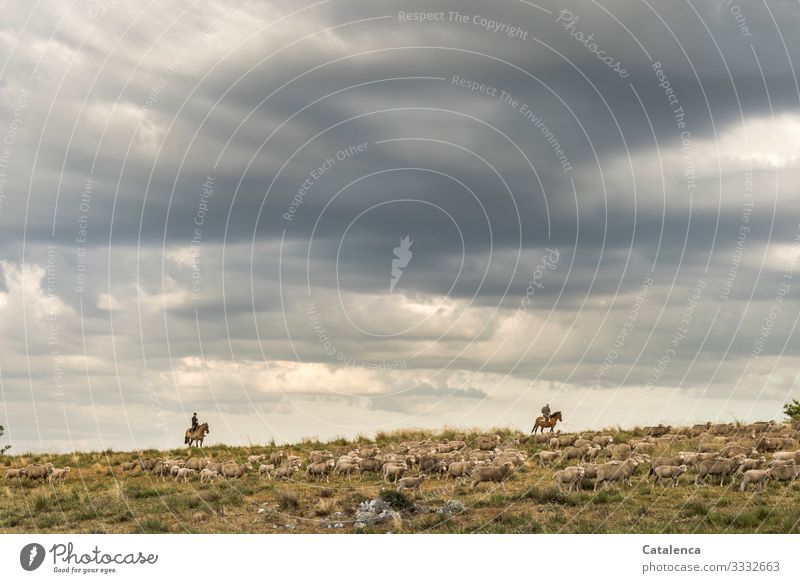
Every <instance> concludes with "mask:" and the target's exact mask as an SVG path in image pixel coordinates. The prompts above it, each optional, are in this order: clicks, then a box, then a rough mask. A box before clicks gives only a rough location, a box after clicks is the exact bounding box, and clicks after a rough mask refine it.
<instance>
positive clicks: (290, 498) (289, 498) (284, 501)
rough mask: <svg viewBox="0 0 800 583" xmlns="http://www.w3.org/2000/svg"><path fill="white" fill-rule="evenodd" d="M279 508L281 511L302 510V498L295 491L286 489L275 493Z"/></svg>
mask: <svg viewBox="0 0 800 583" xmlns="http://www.w3.org/2000/svg"><path fill="white" fill-rule="evenodd" d="M275 497H276V499H277V500H278V508H280V509H281V510H297V509H299V508H300V497H299V496H298V495H297V493H296V492H294V491H293V490H289V489H287V488H284V489H282V490H278V491H277V492H275Z"/></svg>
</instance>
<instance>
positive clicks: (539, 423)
mask: <svg viewBox="0 0 800 583" xmlns="http://www.w3.org/2000/svg"><path fill="white" fill-rule="evenodd" d="M559 421H561V422H562V423H563V422H564V419H563V418H562V417H561V411H556V412H555V413H553V414H552V415H550V418H549V419H548V420H547V421H545V420H544V417H542V416H539V417H537V418H536V421H534V422H533V429H531V433H536V430H537V429H539V428H540V427H541V428H542V433H544V429H545V427H549V428H550V433H553V430H554V429H555V426H556V423H558V422H559Z"/></svg>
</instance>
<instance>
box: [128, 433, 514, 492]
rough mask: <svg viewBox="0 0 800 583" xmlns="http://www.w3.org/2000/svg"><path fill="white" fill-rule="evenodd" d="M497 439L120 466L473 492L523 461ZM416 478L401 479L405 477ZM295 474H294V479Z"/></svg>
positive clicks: (212, 477) (210, 478) (173, 473)
mask: <svg viewBox="0 0 800 583" xmlns="http://www.w3.org/2000/svg"><path fill="white" fill-rule="evenodd" d="M501 441H502V440H501V438H500V437H499V436H497V435H493V436H479V437H478V438H477V440H476V445H475V447H474V448H469V447H467V444H466V442H465V441H463V440H447V441H440V442H436V441H431V440H421V441H406V442H402V443H398V444H392V445H390V446H388V447H387V448H385V451H381V449H380V448H379V447H377V446H375V445H366V446H361V447H359V448H357V449H349V450H348V451H346V452H340V453H339V454H338V455H337V454H334V452H332V451H329V450H315V451H311V452H309V453H308V455H307V459H306V460H305V463H304V462H303V460H302V458H301V457H300V456H297V455H287V454H286V453H285V452H284V451H283V450H280V451H274V452H272V453H269V454H267V453H264V454H253V455H250V456H248V458H247V461H246V462H244V463H238V462H236V461H235V460H233V459H228V460H225V461H219V460H213V459H210V458H206V457H190V458H189V459H161V458H143V459H139V460H135V461H131V462H126V463H123V464H122V465H121V466H120V470H121V471H122V472H133V471H136V470H137V469H138V470H140V471H142V472H148V473H150V474H152V475H154V476H157V477H158V478H160V479H162V480H165V479H167V478H168V477H172V478H173V479H174V480H176V481H183V482H188V481H189V480H190V479H192V478H195V477H199V479H200V481H201V482H214V481H216V480H218V479H223V478H224V479H232V478H240V477H242V476H244V475H245V474H248V473H253V474H256V475H257V476H258V477H259V478H263V479H270V480H276V479H284V480H288V479H296V477H297V476H298V475H304V476H305V478H306V479H307V480H310V481H322V480H325V481H326V482H328V481H330V479H331V477H342V478H346V479H348V480H349V479H351V478H352V477H354V476H359V477H360V476H363V475H366V474H373V475H377V476H381V477H382V478H383V479H384V480H385V481H386V482H388V483H391V484H394V485H395V486H396V488H397V490H410V491H413V490H418V489H419V488H420V486H421V485H422V483H423V482H424V480H425V479H426V478H427V477H438V478H444V479H449V478H468V479H469V480H470V481H471V483H472V487H473V488H476V487H477V486H478V485H479V484H481V483H483V482H497V483H500V484H502V482H503V481H504V480H505V479H506V478H507V477H508V476H509V475H511V473H512V472H513V470H514V468H516V467H519V466H521V465H522V464H524V463H525V460H526V459H527V457H528V455H527V453H526V452H524V451H521V450H519V449H518V448H517V447H516V445H517V442H514V441H511V442H508V443H505V444H503V443H501ZM412 470H414V472H413V473H415V474H416V475H413V476H412V475H406V474H408V473H411V472H412ZM298 472H299V474H298Z"/></svg>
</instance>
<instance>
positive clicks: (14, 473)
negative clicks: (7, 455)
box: [6, 468, 25, 480]
mask: <svg viewBox="0 0 800 583" xmlns="http://www.w3.org/2000/svg"><path fill="white" fill-rule="evenodd" d="M24 477H25V468H19V469H14V468H12V469H10V470H6V480H11V479H13V478H19V479H20V480H21V479H22V478H24Z"/></svg>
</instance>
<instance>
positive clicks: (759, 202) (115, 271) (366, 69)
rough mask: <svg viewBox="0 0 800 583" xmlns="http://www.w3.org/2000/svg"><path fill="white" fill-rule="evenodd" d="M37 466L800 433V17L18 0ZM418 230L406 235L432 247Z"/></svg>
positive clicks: (26, 305) (0, 417)
mask: <svg viewBox="0 0 800 583" xmlns="http://www.w3.org/2000/svg"><path fill="white" fill-rule="evenodd" d="M0 14H1V15H2V16H1V17H0V113H2V115H1V116H0V394H1V396H2V399H1V401H2V407H1V408H0V424H2V425H3V426H5V428H6V435H5V436H4V437H3V438H2V440H3V441H4V442H11V443H13V444H14V448H15V451H18V452H22V451H26V450H42V449H57V450H70V449H88V448H91V449H100V448H106V447H114V448H133V447H144V446H158V447H166V446H169V445H173V444H179V443H182V438H181V436H182V431H183V429H184V428H185V427H186V426H187V424H188V421H189V417H190V416H191V413H192V412H193V411H198V412H199V413H200V417H201V419H202V420H205V421H208V422H209V423H210V426H211V431H212V432H211V436H210V440H211V441H212V442H217V441H224V442H227V443H251V442H252V443H263V442H266V441H268V440H269V439H271V438H274V439H275V440H276V441H280V442H283V441H294V440H297V439H299V438H302V437H304V436H311V435H318V436H320V437H323V438H328V437H332V436H336V435H346V436H352V435H356V434H359V433H364V434H372V433H374V432H376V431H379V430H392V429H398V428H403V427H409V426H413V427H438V426H443V425H449V426H481V427H491V426H513V427H517V428H520V429H523V430H527V429H529V428H530V422H531V419H532V418H533V417H534V415H535V414H536V413H537V412H538V410H539V408H540V407H541V406H542V405H543V404H544V403H545V402H549V403H550V404H551V406H552V407H553V409H554V410H555V409H560V410H563V411H564V426H565V428H567V429H570V430H579V429H583V428H597V427H606V426H610V425H615V424H621V425H623V426H624V425H632V424H644V423H657V422H664V423H673V424H675V423H688V422H695V421H699V420H707V419H710V420H720V421H732V420H734V419H742V420H756V419H768V418H779V417H780V416H781V404H782V403H783V402H785V401H786V400H788V399H789V398H791V397H797V396H798V393H800V389H798V385H797V382H796V381H797V370H798V364H800V362H799V361H800V358H798V349H800V333H798V331H797V330H795V328H796V326H797V323H798V316H799V315H800V312H798V306H799V305H800V304H798V293H799V292H800V282H798V281H796V279H797V277H798V275H796V274H795V271H796V270H797V269H798V263H797V259H798V250H800V197H798V192H800V89H799V85H798V78H797V74H796V72H795V64H800V40H798V37H797V34H796V31H797V30H798V28H799V27H800V7H799V6H798V4H797V2H794V1H788V0H770V1H768V2H763V3H750V2H748V3H744V2H740V3H737V2H734V1H724V0H703V1H695V0H690V1H685V2H678V3H670V4H669V7H668V9H667V7H666V6H665V5H663V4H660V3H652V2H648V0H641V1H640V2H629V1H626V2H622V1H617V0H601V1H599V2H585V1H567V2H559V3H557V4H556V3H553V2H528V1H523V0H502V1H500V2H489V1H487V0H483V1H474V0H458V1H456V0H442V1H435V0H434V1H430V0H427V1H424V2H422V1H408V2H405V1H403V2H391V1H383V0H376V1H370V2H365V1H361V2H356V1H349V0H329V1H326V0H322V1H317V2H309V1H306V0H299V1H298V0H292V1H288V0H285V1H251V2H237V1H235V0H229V1H214V0H206V1H199V0H198V1H194V2H192V1H178V2H169V3H166V4H165V3H159V4H153V3H150V4H142V3H127V2H124V3H123V2H119V3H117V2H114V1H110V0H97V1H95V2H81V1H79V2H75V3H56V4H52V3H47V4H46V5H43V4H32V3H20V2H16V3H6V4H4V5H3V6H2V8H0ZM404 239H405V242H404V241H403V240H404Z"/></svg>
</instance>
